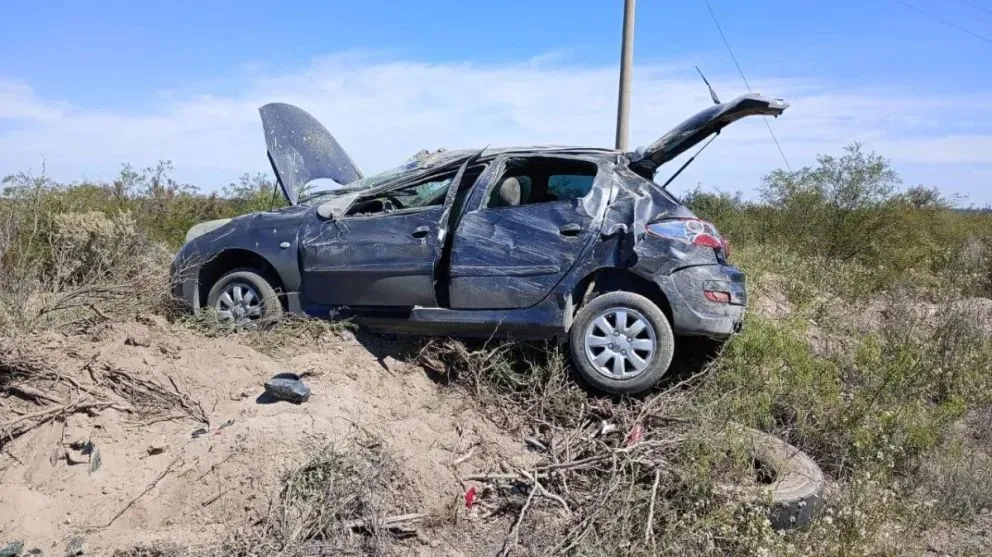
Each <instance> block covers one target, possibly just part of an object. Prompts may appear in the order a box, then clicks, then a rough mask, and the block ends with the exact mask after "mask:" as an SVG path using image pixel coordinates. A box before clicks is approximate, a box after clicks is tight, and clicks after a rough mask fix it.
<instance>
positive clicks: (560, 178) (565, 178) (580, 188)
mask: <svg viewBox="0 0 992 557" xmlns="http://www.w3.org/2000/svg"><path fill="white" fill-rule="evenodd" d="M595 179H596V177H595V176H589V175H582V174H552V175H551V176H548V193H549V194H551V195H553V196H555V198H556V199H578V198H580V197H585V196H586V194H587V193H589V191H590V190H591V189H592V182H593V180H595Z"/></svg>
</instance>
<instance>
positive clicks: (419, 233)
mask: <svg viewBox="0 0 992 557" xmlns="http://www.w3.org/2000/svg"><path fill="white" fill-rule="evenodd" d="M430 231H431V227H429V226H418V227H417V229H416V230H414V231H413V234H411V236H413V237H414V238H424V237H426V236H427V235H428V234H429V233H430Z"/></svg>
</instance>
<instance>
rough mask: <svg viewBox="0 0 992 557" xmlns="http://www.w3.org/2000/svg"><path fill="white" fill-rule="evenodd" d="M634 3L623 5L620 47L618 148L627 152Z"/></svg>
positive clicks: (627, 1) (625, 2)
mask: <svg viewBox="0 0 992 557" xmlns="http://www.w3.org/2000/svg"><path fill="white" fill-rule="evenodd" d="M634 2H635V0H624V3H623V42H622V43H621V46H620V92H619V95H618V97H619V98H618V101H617V141H616V148H617V149H618V150H620V151H626V150H627V136H628V135H629V131H630V74H631V71H632V69H633V68H631V66H632V65H633V63H634Z"/></svg>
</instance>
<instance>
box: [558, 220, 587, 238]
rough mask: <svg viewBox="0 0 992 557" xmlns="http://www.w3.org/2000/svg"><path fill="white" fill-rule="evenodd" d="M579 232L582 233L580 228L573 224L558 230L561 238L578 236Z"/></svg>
mask: <svg viewBox="0 0 992 557" xmlns="http://www.w3.org/2000/svg"><path fill="white" fill-rule="evenodd" d="M580 232H582V227H581V226H579V225H578V224H576V223H574V222H572V223H569V224H566V225H565V226H563V227H561V228H559V229H558V233H559V234H561V235H562V236H578V235H579V233H580Z"/></svg>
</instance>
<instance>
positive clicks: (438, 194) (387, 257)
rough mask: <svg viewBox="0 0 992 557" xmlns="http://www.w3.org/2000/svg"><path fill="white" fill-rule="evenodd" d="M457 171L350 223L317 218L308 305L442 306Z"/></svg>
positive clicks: (381, 199)
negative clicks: (442, 245) (441, 272)
mask: <svg viewBox="0 0 992 557" xmlns="http://www.w3.org/2000/svg"><path fill="white" fill-rule="evenodd" d="M454 173H455V172H454V171H451V172H449V173H447V174H442V175H438V176H433V177H428V178H424V179H423V180H420V181H418V182H416V183H412V184H409V185H404V186H402V187H400V188H399V189H393V190H390V191H388V192H383V193H381V194H379V195H378V196H373V197H369V198H360V199H358V200H356V201H355V202H354V204H353V205H352V207H351V209H350V210H349V211H348V213H346V214H345V215H344V216H341V217H339V218H335V219H331V220H325V219H322V218H320V217H318V216H317V215H314V216H313V217H311V220H310V221H308V223H307V224H306V225H305V226H304V227H303V229H302V230H301V232H300V234H301V236H300V238H301V239H300V250H301V251H300V258H301V268H302V279H303V285H302V292H303V299H304V303H305V304H306V305H307V306H310V307H313V306H325V307H326V306H380V307H412V306H425V307H435V306H437V299H436V297H435V292H434V266H435V262H436V261H437V256H438V253H439V252H440V249H439V241H440V239H441V238H440V237H441V236H442V235H441V234H439V233H438V231H439V229H440V223H441V222H442V217H443V215H444V208H445V199H446V197H447V193H448V188H449V186H450V185H451V183H452V181H453V179H455V178H456V176H454Z"/></svg>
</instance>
